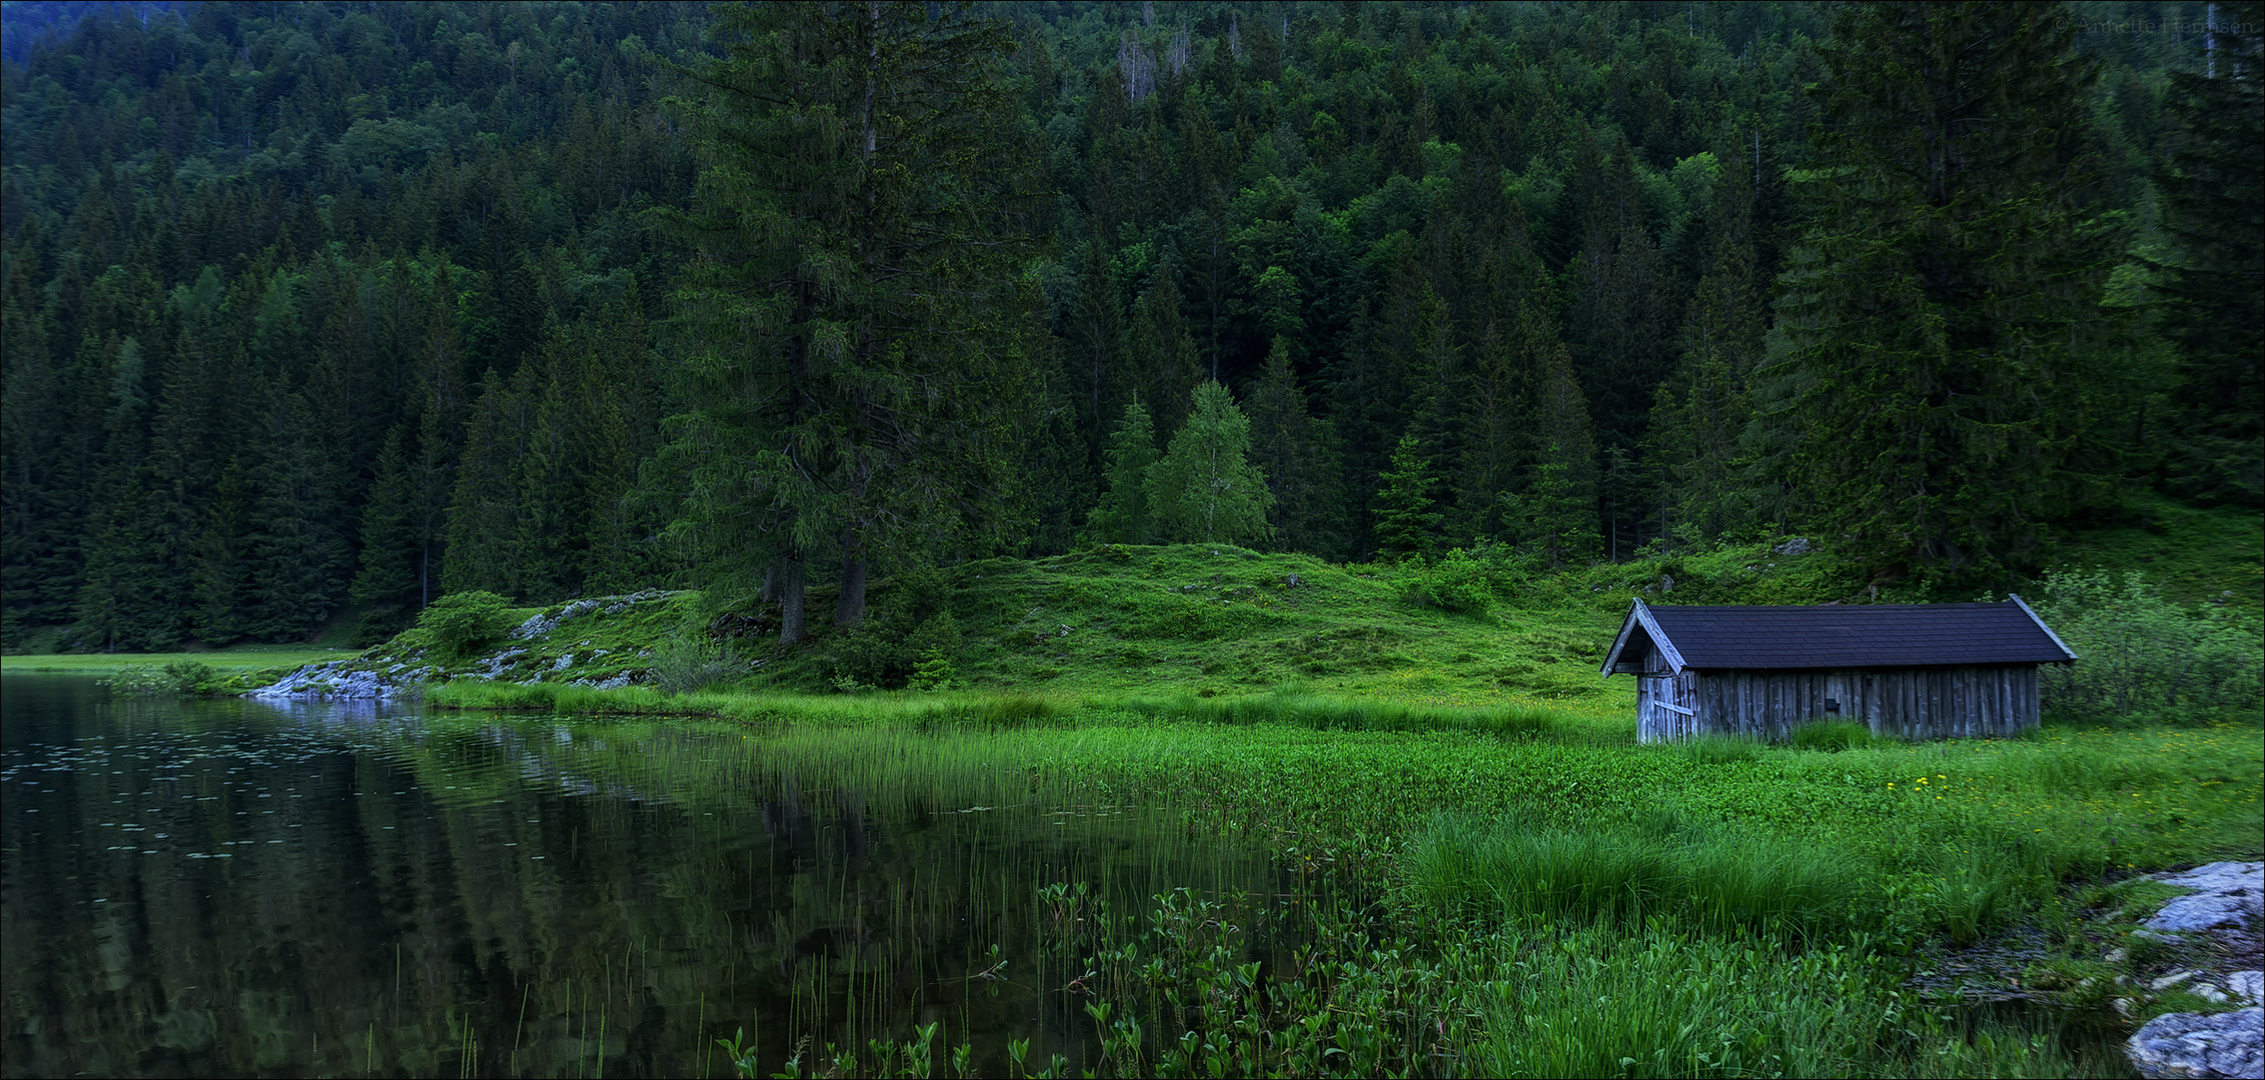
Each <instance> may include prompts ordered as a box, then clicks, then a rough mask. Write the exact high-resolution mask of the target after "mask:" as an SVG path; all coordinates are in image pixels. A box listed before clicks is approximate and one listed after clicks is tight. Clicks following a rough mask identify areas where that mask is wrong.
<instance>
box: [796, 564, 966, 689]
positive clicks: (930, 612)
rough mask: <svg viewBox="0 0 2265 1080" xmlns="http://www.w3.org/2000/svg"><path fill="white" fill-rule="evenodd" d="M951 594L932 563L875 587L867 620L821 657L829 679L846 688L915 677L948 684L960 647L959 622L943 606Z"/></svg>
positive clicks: (901, 682)
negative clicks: (929, 565) (931, 565)
mask: <svg viewBox="0 0 2265 1080" xmlns="http://www.w3.org/2000/svg"><path fill="white" fill-rule="evenodd" d="M950 595H951V593H950V586H949V585H948V584H946V582H945V581H944V578H943V575H941V574H939V573H937V572H936V571H935V570H933V569H929V568H925V567H923V568H920V569H916V570H910V571H906V572H904V573H901V574H898V575H896V576H895V577H894V578H892V579H891V580H890V581H889V582H888V584H887V587H886V590H885V591H884V590H880V589H876V590H875V596H874V602H873V610H872V612H871V613H870V614H868V615H867V616H866V619H865V623H864V625H862V626H859V627H857V628H856V629H853V630H851V631H849V632H848V633H845V634H840V635H838V636H836V637H834V638H833V639H832V641H831V642H830V643H829V645H828V647H827V649H826V652H825V656H824V660H823V671H824V674H825V676H826V678H827V680H828V681H829V682H831V683H832V684H833V685H835V686H837V687H841V688H844V689H848V688H854V687H869V686H873V687H883V688H887V689H896V688H900V687H903V686H906V685H907V684H909V683H911V682H912V681H913V680H914V679H915V678H931V679H935V680H937V681H935V682H931V683H930V684H929V685H930V687H932V688H933V687H940V686H943V685H945V684H948V683H949V682H950V681H951V680H952V679H953V678H954V677H955V676H956V672H955V671H954V664H955V662H956V661H957V660H958V657H959V649H960V632H959V623H958V622H957V621H955V620H954V619H953V618H952V615H951V613H950V612H949V611H946V610H945V604H946V602H947V601H948V600H949V598H950ZM924 669H925V671H926V675H923V670H924Z"/></svg>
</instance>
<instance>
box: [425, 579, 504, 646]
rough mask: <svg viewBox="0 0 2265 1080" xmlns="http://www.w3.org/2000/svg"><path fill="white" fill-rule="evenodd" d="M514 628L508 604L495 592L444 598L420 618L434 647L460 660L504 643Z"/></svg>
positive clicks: (472, 593)
mask: <svg viewBox="0 0 2265 1080" xmlns="http://www.w3.org/2000/svg"><path fill="white" fill-rule="evenodd" d="M512 625H513V623H512V618H511V608H510V605H509V603H508V602H507V601H505V600H504V598H503V597H500V596H497V595H496V594H494V593H492V592H483V591H478V590H475V591H472V592H460V593H450V594H448V595H447V596H443V597H441V598H440V599H438V600H435V601H433V604H432V606H431V607H428V608H426V609H425V612H424V614H422V615H419V616H418V617H417V627H418V629H421V630H423V631H424V632H425V636H426V639H427V640H429V641H430V642H431V643H432V645H433V647H434V648H436V649H438V650H440V652H441V653H442V654H444V655H446V656H448V657H451V658H454V659H458V660H465V659H470V658H471V657H472V656H473V655H475V654H477V653H478V652H479V651H480V650H482V649H484V648H486V647H487V646H488V645H491V644H493V643H495V642H497V641H501V640H503V636H504V635H505V634H508V633H510V632H511V627H512Z"/></svg>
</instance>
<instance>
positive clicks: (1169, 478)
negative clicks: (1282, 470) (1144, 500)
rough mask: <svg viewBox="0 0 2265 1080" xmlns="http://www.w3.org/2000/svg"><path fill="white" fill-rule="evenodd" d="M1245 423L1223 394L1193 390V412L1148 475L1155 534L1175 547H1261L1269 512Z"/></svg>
mask: <svg viewBox="0 0 2265 1080" xmlns="http://www.w3.org/2000/svg"><path fill="white" fill-rule="evenodd" d="M1249 454H1250V420H1249V418H1247V417H1245V416H1244V415H1243V412H1242V410H1241V409H1239V408H1237V407H1236V406H1235V400H1234V397H1233V396H1232V395H1230V394H1229V393H1228V392H1227V388H1226V387H1224V386H1221V385H1219V384H1218V383H1216V382H1205V383H1203V384H1202V385H1200V386H1197V387H1196V388H1195V408H1194V409H1193V411H1191V412H1190V413H1189V414H1188V422H1187V425H1186V426H1185V427H1182V428H1181V429H1180V430H1179V432H1178V433H1176V434H1174V435H1173V436H1172V442H1171V445H1170V447H1168V448H1167V449H1166V450H1165V451H1164V457H1163V459H1162V460H1160V461H1158V462H1157V463H1156V465H1155V467H1154V468H1152V469H1150V470H1149V472H1148V500H1149V505H1151V506H1153V507H1154V508H1155V513H1156V523H1157V527H1158V530H1159V531H1160V532H1161V533H1162V534H1163V536H1164V537H1165V538H1167V539H1169V540H1172V541H1175V542H1183V543H1186V542H1200V543H1228V544H1233V543H1241V542H1244V541H1250V540H1263V539H1265V538H1266V536H1267V535H1268V533H1269V531H1270V528H1271V527H1270V526H1268V525H1267V523H1266V516H1267V514H1268V512H1269V511H1271V510H1272V509H1273V507H1274V495H1273V493H1272V492H1270V491H1268V490H1267V486H1266V477H1265V476H1264V475H1262V474H1260V473H1259V471H1258V470H1257V469H1256V468H1255V467H1253V466H1252V465H1251V464H1250V462H1249V460H1248V457H1249Z"/></svg>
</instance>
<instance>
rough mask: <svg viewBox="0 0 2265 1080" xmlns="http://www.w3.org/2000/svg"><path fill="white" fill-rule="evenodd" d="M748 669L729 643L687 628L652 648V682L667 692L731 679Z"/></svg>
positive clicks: (705, 685)
mask: <svg viewBox="0 0 2265 1080" xmlns="http://www.w3.org/2000/svg"><path fill="white" fill-rule="evenodd" d="M752 670H754V666H753V665H752V664H749V663H748V662H747V661H746V660H744V659H742V658H741V657H740V656H739V654H738V653H736V652H734V651H733V650H732V648H731V647H730V646H728V645H724V644H722V643H720V642H716V641H712V640H709V638H708V637H707V636H706V635H704V634H700V633H696V632H693V631H689V630H687V631H684V632H682V633H679V634H677V635H676V636H674V637H671V638H669V639H668V640H666V641H663V642H661V643H660V644H659V645H657V646H655V647H654V648H653V685H654V686H655V687H657V688H659V689H660V690H662V691H665V692H667V693H671V694H689V693H691V692H693V691H695V690H702V689H706V688H707V687H710V686H714V685H716V684H717V683H722V682H733V681H736V680H739V679H743V678H746V677H747V673H748V672H749V671H752Z"/></svg>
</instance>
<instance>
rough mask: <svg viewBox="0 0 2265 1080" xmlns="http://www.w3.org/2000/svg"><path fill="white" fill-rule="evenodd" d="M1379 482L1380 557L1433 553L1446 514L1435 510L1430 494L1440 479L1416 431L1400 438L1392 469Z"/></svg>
mask: <svg viewBox="0 0 2265 1080" xmlns="http://www.w3.org/2000/svg"><path fill="white" fill-rule="evenodd" d="M1379 479H1381V480H1382V481H1383V482H1384V488H1383V490H1381V491H1378V492H1377V493H1376V526H1375V533H1376V550H1377V554H1379V555H1384V556H1387V557H1391V558H1406V557H1408V556H1411V555H1412V556H1417V557H1421V556H1423V555H1425V554H1427V553H1428V552H1430V551H1431V546H1432V541H1433V537H1434V536H1435V535H1436V534H1437V533H1438V531H1439V523H1440V522H1441V521H1442V520H1444V519H1445V515H1443V514H1441V513H1440V512H1439V511H1438V510H1437V509H1435V508H1434V505H1433V500H1432V494H1431V492H1432V488H1434V487H1436V486H1437V485H1438V482H1439V479H1438V477H1437V476H1435V475H1433V473H1432V467H1431V459H1430V458H1429V457H1427V456H1425V454H1424V452H1423V444H1422V443H1421V442H1420V441H1418V440H1417V438H1416V436H1415V433H1414V432H1409V433H1408V434H1405V435H1402V436H1400V444H1399V445H1398V446H1396V447H1394V448H1393V450H1392V468H1391V470H1390V471H1388V472H1386V473H1385V474H1384V475H1383V476H1382V477H1379Z"/></svg>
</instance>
